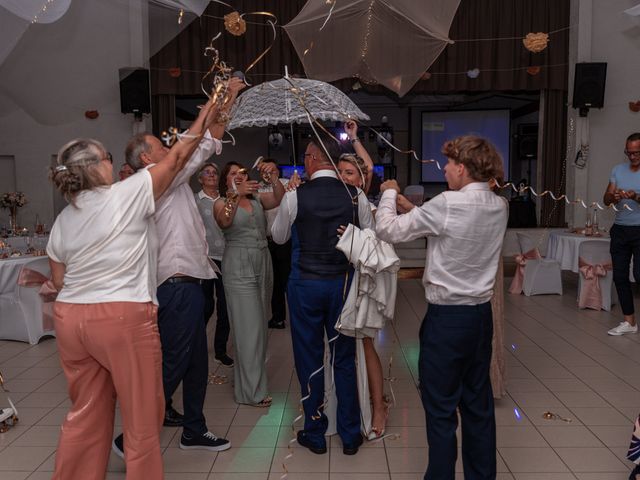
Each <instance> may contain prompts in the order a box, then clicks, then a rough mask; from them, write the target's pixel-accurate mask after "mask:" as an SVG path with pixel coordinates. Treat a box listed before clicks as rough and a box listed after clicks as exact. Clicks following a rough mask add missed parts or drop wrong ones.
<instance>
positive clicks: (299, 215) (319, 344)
mask: <svg viewBox="0 0 640 480" xmlns="http://www.w3.org/2000/svg"><path fill="white" fill-rule="evenodd" d="M324 143H325V145H326V147H327V149H330V151H329V153H330V155H331V157H332V158H333V159H334V161H335V162H337V161H338V157H339V152H337V151H335V152H334V150H336V147H337V145H336V144H335V142H334V140H332V139H327V140H325V141H324ZM304 156H305V157H304V158H305V161H304V166H305V170H306V172H307V175H310V181H308V182H307V183H305V184H303V185H301V186H300V187H298V189H297V190H294V191H290V192H288V193H286V194H285V196H284V198H283V199H282V202H281V203H280V207H279V210H278V215H277V216H276V219H275V221H274V223H273V226H272V228H271V235H272V238H273V241H274V242H276V243H278V244H281V245H282V244H284V243H285V242H286V241H287V240H289V238H291V250H292V255H291V259H292V262H291V272H290V274H289V281H288V286H287V302H288V304H289V318H290V325H291V338H292V341H293V355H294V359H295V365H296V373H297V375H298V380H299V382H300V388H301V391H302V396H303V397H304V396H307V395H309V398H307V399H306V400H305V401H304V402H303V403H302V406H303V408H304V414H305V420H304V430H301V431H299V432H298V435H297V439H298V443H299V444H300V445H302V446H303V447H306V448H308V449H309V450H310V451H311V452H313V453H316V454H323V453H326V452H327V445H326V440H325V436H324V435H325V432H326V430H327V425H328V420H327V416H326V415H325V414H324V412H323V409H322V404H323V402H324V373H323V372H321V371H320V372H318V369H320V368H321V367H322V365H323V362H324V335H325V332H326V334H327V338H329V339H333V338H334V337H337V339H336V340H335V341H332V342H331V343H330V346H331V349H332V352H333V355H332V358H333V367H334V375H335V388H336V395H337V397H338V412H337V430H338V434H339V435H340V438H341V440H342V445H343V449H342V451H343V453H344V454H345V455H354V454H355V453H357V452H358V448H359V447H360V445H361V444H362V435H361V434H360V406H359V404H358V392H357V386H356V385H357V378H356V367H355V340H354V338H352V337H347V336H345V335H338V333H337V331H336V330H335V324H336V321H337V319H338V317H339V316H340V312H341V311H342V306H343V305H344V300H345V298H344V292H347V291H348V283H349V282H350V279H351V273H352V269H351V267H350V266H349V261H348V260H347V258H346V257H345V256H344V254H342V252H340V251H338V250H337V249H336V245H337V243H338V236H337V234H338V228H339V227H340V226H341V225H348V224H349V223H353V224H354V225H355V226H359V227H361V228H372V227H373V218H372V214H371V206H370V205H369V202H368V201H367V199H366V197H365V196H364V195H359V191H358V190H357V189H356V188H355V187H352V186H348V185H345V184H343V183H342V182H341V181H340V180H339V179H338V178H337V174H336V172H335V168H334V166H333V165H332V163H331V160H330V159H329V158H328V157H327V155H326V153H325V151H324V150H323V149H322V148H321V147H320V146H319V145H318V143H316V142H315V141H311V142H309V145H308V146H307V149H306V152H305V154H304ZM345 283H346V284H347V285H345ZM314 372H316V373H314ZM309 386H310V391H309ZM318 412H320V415H318Z"/></svg>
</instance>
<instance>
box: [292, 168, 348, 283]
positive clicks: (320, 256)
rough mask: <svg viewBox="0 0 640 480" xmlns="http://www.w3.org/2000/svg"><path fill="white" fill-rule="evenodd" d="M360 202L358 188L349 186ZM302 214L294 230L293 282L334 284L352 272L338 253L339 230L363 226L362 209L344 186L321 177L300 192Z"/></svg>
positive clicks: (300, 213)
mask: <svg viewBox="0 0 640 480" xmlns="http://www.w3.org/2000/svg"><path fill="white" fill-rule="evenodd" d="M348 187H349V191H350V192H351V195H352V196H353V197H355V198H357V196H356V195H357V190H356V188H355V187H352V186H350V185H349V186H348ZM296 193H297V199H298V214H297V215H296V219H295V221H294V222H293V226H292V228H291V274H290V275H289V278H291V279H303V280H330V279H335V278H339V277H341V276H343V275H344V274H345V272H347V271H348V269H349V262H348V261H347V258H346V257H345V255H344V253H342V252H341V251H339V250H337V249H336V245H337V243H338V232H337V229H338V227H339V226H340V225H344V226H347V225H348V224H350V223H353V224H354V225H355V226H359V222H358V205H357V203H354V202H353V201H352V200H351V198H350V197H349V194H348V193H347V190H346V189H345V188H344V185H343V184H342V182H341V181H340V180H338V179H336V178H332V177H320V178H316V179H315V180H311V181H309V182H307V183H305V184H303V185H301V186H300V187H299V188H298V190H297V192H296Z"/></svg>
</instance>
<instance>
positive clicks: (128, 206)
mask: <svg viewBox="0 0 640 480" xmlns="http://www.w3.org/2000/svg"><path fill="white" fill-rule="evenodd" d="M216 113H217V107H216V106H215V105H214V104H213V103H212V102H209V103H207V104H206V105H205V106H204V108H202V110H201V112H200V115H199V117H198V118H197V119H196V121H195V122H194V124H193V125H192V128H191V130H190V132H189V133H190V134H189V135H188V136H187V137H185V138H182V139H181V140H180V141H179V142H177V143H176V144H175V146H174V147H173V148H172V149H171V151H170V152H169V153H168V155H167V156H166V157H165V159H164V160H163V161H161V162H159V163H158V164H157V165H156V166H154V168H150V169H143V170H141V171H139V172H138V173H136V174H135V175H132V176H131V177H129V178H127V179H125V180H123V181H121V182H118V183H113V171H112V165H111V163H110V162H109V161H108V158H107V152H106V150H105V148H104V146H103V145H102V144H101V143H100V142H98V141H96V140H91V139H76V140H72V141H71V142H69V143H67V144H66V145H64V146H63V147H62V148H61V149H60V152H59V153H58V157H57V161H56V165H55V166H54V167H52V168H51V173H50V178H51V180H52V182H53V184H54V185H55V187H56V188H57V189H58V190H59V191H60V192H61V193H62V194H63V195H64V196H65V198H66V199H67V201H69V203H70V205H69V206H67V207H66V208H65V209H64V210H63V211H62V213H60V215H59V216H58V218H57V219H56V222H55V224H54V225H53V228H52V230H51V236H50V239H49V244H48V246H47V254H48V255H49V261H50V264H51V274H52V277H53V282H54V284H55V285H56V288H57V289H58V290H59V294H58V298H57V301H56V303H55V306H54V317H55V318H54V322H55V330H56V335H57V338H58V351H59V354H60V360H61V363H62V368H63V370H64V373H65V377H66V379H67V382H68V386H69V397H70V399H71V402H72V406H71V409H70V411H69V413H68V414H67V416H66V418H65V421H64V423H63V425H62V430H61V434H60V440H59V444H58V450H57V453H56V463H55V472H54V474H53V479H56V480H67V479H68V480H75V479H80V478H82V479H98V478H104V475H105V472H106V469H107V462H108V459H109V451H110V445H111V440H112V436H113V419H114V414H115V402H116V398H117V399H118V403H119V404H120V409H121V412H122V421H123V428H124V435H125V442H126V444H127V450H126V458H125V461H126V465H127V479H128V480H133V479H147V478H153V479H162V478H163V468H162V456H161V451H160V429H161V426H162V420H163V417H164V394H163V390H162V371H161V368H162V358H161V350H160V338H159V335H158V327H157V319H156V314H157V306H156V305H157V300H156V296H155V291H156V274H155V268H156V258H155V256H156V255H155V245H154V243H155V234H154V231H153V228H154V227H153V225H154V224H153V213H154V211H155V199H158V198H159V197H160V196H161V195H162V194H163V192H164V191H165V190H166V189H167V187H168V186H169V185H170V184H171V182H172V181H173V179H174V177H175V175H176V174H177V173H178V172H179V171H180V170H181V169H182V168H183V167H184V165H185V164H186V162H187V160H188V159H189V157H190V156H191V154H192V153H193V151H194V149H195V148H196V147H197V145H198V143H199V142H200V140H201V138H202V135H203V133H204V131H205V130H206V129H207V128H208V126H209V124H211V123H212V121H213V119H214V118H215V114H216Z"/></svg>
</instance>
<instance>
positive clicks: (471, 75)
mask: <svg viewBox="0 0 640 480" xmlns="http://www.w3.org/2000/svg"><path fill="white" fill-rule="evenodd" d="M479 75H480V69H479V68H474V69H473V70H469V71H467V77H469V78H478V76H479Z"/></svg>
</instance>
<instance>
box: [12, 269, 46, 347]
mask: <svg viewBox="0 0 640 480" xmlns="http://www.w3.org/2000/svg"><path fill="white" fill-rule="evenodd" d="M0 267H1V268H0V339H3V340H17V341H21V342H29V343H31V344H32V345H34V344H36V343H38V341H39V340H40V338H42V337H43V336H46V335H52V336H55V332H54V330H53V314H52V308H53V303H52V302H53V298H51V292H50V291H47V290H45V289H43V283H45V281H46V279H48V278H49V277H50V275H51V270H50V268H49V259H48V257H36V258H31V257H19V258H17V259H9V260H3V261H2V263H1V264H0ZM54 292H55V290H54ZM53 295H54V296H55V293H53Z"/></svg>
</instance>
